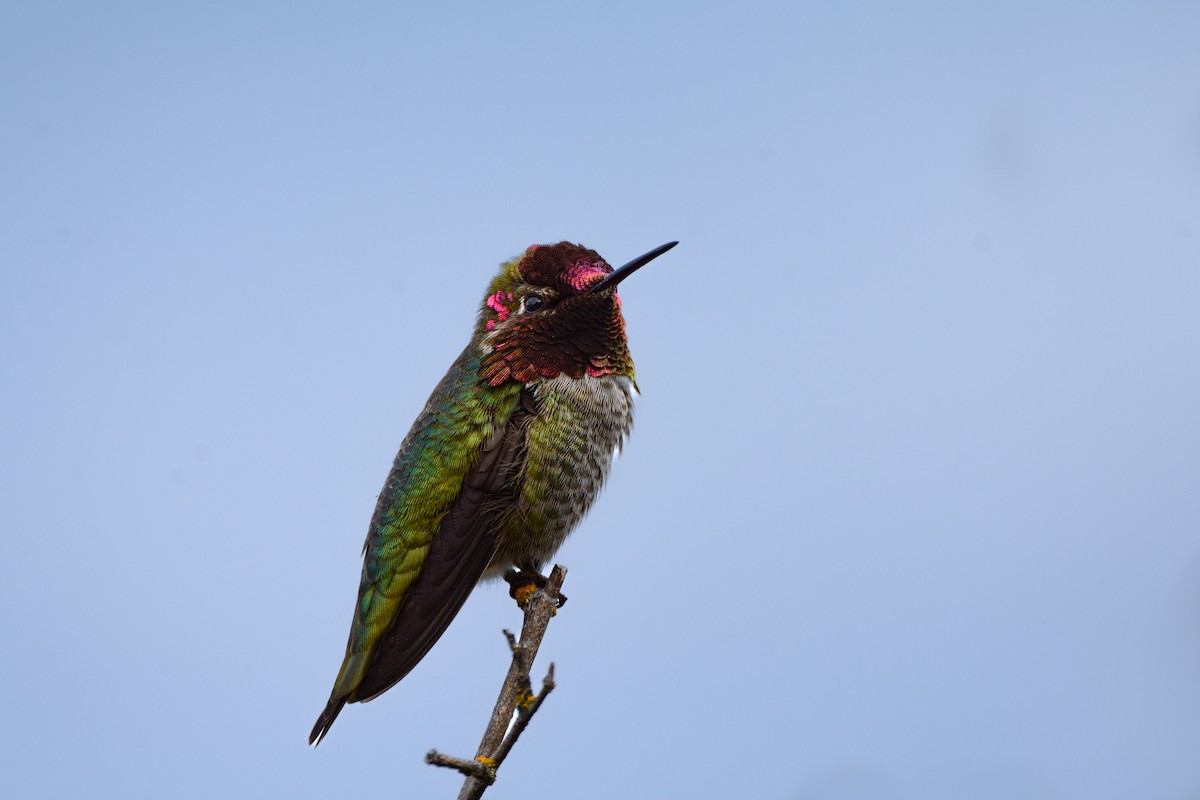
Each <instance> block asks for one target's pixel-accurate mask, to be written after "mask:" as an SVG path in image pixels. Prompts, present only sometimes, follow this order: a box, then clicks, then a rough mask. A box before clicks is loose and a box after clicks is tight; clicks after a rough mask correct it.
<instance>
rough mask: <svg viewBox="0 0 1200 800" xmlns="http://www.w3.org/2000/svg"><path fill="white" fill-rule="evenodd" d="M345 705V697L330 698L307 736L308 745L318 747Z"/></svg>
mask: <svg viewBox="0 0 1200 800" xmlns="http://www.w3.org/2000/svg"><path fill="white" fill-rule="evenodd" d="M345 705H346V696H345V695H342V696H341V697H336V696H335V697H331V698H329V702H328V703H326V704H325V710H324V711H322V712H321V716H319V717H317V724H316V725H313V729H312V733H310V734H309V735H308V743H309V744H311V745H318V744H320V743H321V740H322V739H324V738H325V734H327V733H329V728H330V726H332V725H333V721H334V720H335V719H337V715H338V714H340V713H342V707H343V706H345Z"/></svg>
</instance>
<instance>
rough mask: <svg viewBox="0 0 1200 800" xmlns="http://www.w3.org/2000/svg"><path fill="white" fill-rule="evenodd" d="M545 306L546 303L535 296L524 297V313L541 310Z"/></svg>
mask: <svg viewBox="0 0 1200 800" xmlns="http://www.w3.org/2000/svg"><path fill="white" fill-rule="evenodd" d="M545 304H546V301H545V300H543V299H542V298H540V297H538V296H537V295H536V294H527V295H525V310H526V311H537V310H538V309H539V308H541V307H542V306H544V305H545Z"/></svg>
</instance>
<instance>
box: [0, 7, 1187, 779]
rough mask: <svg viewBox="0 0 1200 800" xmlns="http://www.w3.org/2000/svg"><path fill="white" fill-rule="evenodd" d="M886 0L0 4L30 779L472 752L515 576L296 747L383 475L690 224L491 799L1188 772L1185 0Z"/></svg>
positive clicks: (349, 767) (11, 466) (644, 309)
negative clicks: (506, 268)
mask: <svg viewBox="0 0 1200 800" xmlns="http://www.w3.org/2000/svg"><path fill="white" fill-rule="evenodd" d="M435 5H436V8H434V7H435ZM901 5H907V4H840V5H837V6H834V5H833V4H827V5H826V4H820V5H817V4H800V3H779V4H757V3H743V4H732V3H731V4H714V3H697V2H688V3H684V2H675V3H653V4H649V3H645V2H615V1H614V0H607V1H606V2H599V3H574V4H567V3H549V2H547V3H519V4H503V3H479V4H471V3H444V4H432V3H420V4H418V3H349V4H335V3H290V2H289V3H194V4H180V3H175V4H168V3H57V2H41V3H17V2H7V3H4V4H3V7H2V8H0V92H2V97H0V114H2V115H3V120H2V124H0V264H2V269H3V285H2V287H0V347H2V348H3V361H2V365H0V369H2V370H3V373H2V376H0V377H2V381H3V395H4V399H3V403H2V409H3V412H2V413H3V440H2V454H3V455H2V470H3V472H2V479H3V488H2V494H0V526H2V527H0V536H2V544H0V546H2V551H0V558H2V562H0V571H2V585H0V593H2V597H3V653H4V655H3V658H2V659H0V682H2V685H3V686H4V712H3V717H2V723H0V728H2V730H3V732H2V733H0V740H2V741H0V744H2V746H0V759H2V760H3V762H4V767H3V770H2V775H3V777H2V778H0V781H2V782H3V786H4V788H5V792H4V793H5V794H6V796H10V797H22V798H37V797H95V796H121V797H182V798H193V797H195V798H199V797H204V798H208V797H255V798H258V797H313V798H329V797H430V798H433V797H451V796H453V795H454V793H455V792H456V790H457V785H458V780H457V779H456V778H455V777H454V776H453V775H451V774H450V773H448V772H444V771H439V770H435V769H433V768H432V767H427V766H424V765H423V764H422V763H421V757H422V755H423V754H424V753H425V751H426V750H427V749H429V748H431V747H437V748H439V749H442V750H444V751H448V752H453V753H459V754H463V755H467V754H469V753H470V752H472V751H473V749H474V746H475V744H476V742H477V737H478V736H479V733H480V732H481V730H482V727H483V723H484V721H485V719H486V717H487V715H488V712H489V709H490V705H491V702H492V700H493V699H494V695H495V692H496V689H497V687H498V685H499V681H500V677H501V675H502V673H503V671H504V668H505V663H506V658H507V656H506V650H505V645H504V640H503V639H502V637H501V635H500V629H501V628H502V627H505V626H510V627H511V626H515V625H516V624H517V622H518V617H517V613H516V611H515V610H514V608H513V607H512V606H511V604H510V602H509V601H508V599H507V597H506V596H505V593H504V591H503V587H500V586H487V587H484V588H483V589H482V590H480V591H479V592H477V594H476V595H475V596H474V597H473V598H472V599H471V601H470V602H469V603H468V605H467V606H466V608H465V609H464V611H463V613H462V614H461V616H460V617H459V619H458V620H457V621H456V622H455V624H454V625H453V626H452V628H451V630H450V632H449V633H448V634H447V635H446V637H445V638H444V639H443V640H442V642H441V643H440V644H439V645H438V646H437V647H436V648H435V650H434V651H433V652H432V653H431V654H430V655H429V657H428V658H427V659H426V660H425V661H424V662H423V663H422V664H421V666H420V667H419V668H418V669H417V670H416V671H415V672H414V673H413V674H412V675H411V676H410V677H409V678H407V679H406V680H405V681H404V682H403V683H402V684H400V685H399V686H398V687H396V688H395V689H393V690H392V691H390V692H389V693H388V694H387V695H386V696H385V697H384V698H382V699H380V700H378V701H376V702H374V703H371V704H369V705H366V706H351V707H350V708H348V709H347V711H346V712H345V713H344V714H343V715H342V717H341V718H340V719H339V721H338V723H337V725H336V726H335V727H334V728H333V730H332V733H331V735H330V737H329V739H328V740H327V741H326V742H325V743H324V744H323V745H322V746H321V747H320V748H319V749H318V750H317V751H315V752H313V751H310V750H309V749H307V748H306V747H305V737H306V735H307V733H308V730H309V728H310V726H311V725H312V722H313V719H314V718H315V717H316V714H317V712H318V711H319V710H320V709H321V707H322V705H323V704H324V702H325V699H326V697H327V694H328V691H329V687H330V685H331V683H332V680H333V677H334V674H335V672H336V670H337V666H338V662H339V660H340V658H341V651H342V648H343V646H344V643H345V634H346V628H347V625H348V622H349V618H350V613H351V607H352V603H353V595H354V591H355V587H356V584H357V580H358V569H359V556H358V553H359V547H360V545H361V543H362V537H363V535H364V533H365V531H366V524H367V521H368V518H369V516H370V513H371V509H372V506H373V503H374V501H375V495H376V492H377V491H378V489H379V487H380V485H381V484H382V481H383V478H384V476H385V474H386V472H387V469H388V466H389V464H390V462H391V459H392V456H393V454H394V452H395V448H396V447H397V445H398V444H399V442H400V440H401V438H402V437H403V435H404V433H405V432H406V431H407V429H408V426H409V424H410V423H411V421H412V419H413V418H414V417H415V415H416V414H417V412H418V410H419V409H420V407H421V405H422V403H423V402H424V400H425V398H426V396H427V395H428V393H429V391H430V390H431V389H432V387H433V386H434V384H435V383H436V382H437V380H438V379H439V378H440V376H441V374H442V372H443V371H444V370H445V368H446V367H447V366H448V365H449V363H450V362H451V360H452V359H453V358H454V357H455V356H456V355H457V353H458V352H459V350H460V349H461V347H462V346H463V344H464V342H465V341H466V337H467V336H468V334H469V332H470V328H471V325H472V321H473V319H474V314H475V312H476V308H477V306H478V304H479V302H480V300H481V297H482V294H483V290H484V287H485V285H486V283H487V281H488V280H489V278H490V277H491V275H492V273H493V271H494V269H495V266H496V265H497V264H498V263H499V262H500V261H502V260H504V259H506V258H508V257H511V256H512V255H514V254H516V253H518V252H520V251H521V250H522V249H523V248H524V247H525V246H526V245H528V244H530V243H533V242H552V241H557V240H559V239H570V240H572V241H579V242H583V243H585V244H587V245H588V246H591V247H594V248H596V249H598V250H599V251H600V252H601V253H603V254H605V255H606V256H607V257H608V258H609V259H610V260H611V261H613V262H614V263H619V262H621V261H624V260H626V259H628V258H631V257H633V256H635V255H637V254H639V253H641V252H643V251H645V250H647V249H649V248H650V247H653V246H655V245H658V244H660V243H662V242H664V241H667V240H669V239H679V240H681V242H682V244H681V245H680V246H679V247H678V248H677V249H676V250H674V251H672V252H671V253H670V254H669V255H668V256H665V257H663V258H662V259H661V260H660V261H658V262H656V263H655V264H653V265H652V267H649V268H647V269H646V270H644V271H642V272H641V273H639V275H638V276H637V278H636V279H635V280H632V281H630V282H629V283H628V284H626V286H624V287H623V288H622V296H623V298H624V301H625V309H626V314H627V318H628V325H629V334H630V339H631V342H632V347H633V352H634V355H635V358H636V360H637V365H638V376H639V381H640V384H641V388H642V392H643V397H642V400H641V402H640V405H639V408H638V423H637V428H636V430H635V433H634V437H633V440H632V442H631V443H630V445H629V447H628V448H627V450H626V452H625V454H624V455H623V456H622V458H621V459H620V461H619V462H618V463H617V464H616V467H615V469H614V473H613V477H612V480H611V481H610V483H609V486H608V488H607V490H606V493H605V495H604V496H603V497H602V498H601V501H600V503H599V504H598V507H597V508H596V510H595V512H594V513H593V514H592V515H591V516H590V518H589V519H588V520H587V521H586V522H585V523H584V525H583V526H582V527H581V529H580V530H579V531H578V532H577V534H576V535H575V537H574V538H572V540H571V541H570V542H569V543H568V545H567V546H566V547H565V548H564V550H563V551H562V553H561V555H560V559H559V560H560V561H562V562H563V563H565V564H567V565H569V567H570V568H571V572H570V576H569V577H568V582H567V587H566V590H567V593H568V594H569V595H570V597H571V602H570V604H569V605H568V606H567V608H566V609H565V611H564V613H563V614H562V615H561V616H560V617H559V619H558V620H557V621H556V622H555V624H554V626H553V627H552V628H551V631H550V635H549V637H548V639H547V641H546V645H545V647H544V649H543V657H544V658H546V657H548V658H552V659H554V660H555V661H556V662H557V664H558V674H559V679H560V688H559V690H558V692H557V693H556V694H555V695H554V696H553V697H552V698H551V700H550V702H549V703H548V704H547V706H546V707H545V708H544V709H543V713H542V714H541V715H540V716H539V717H538V719H537V720H536V721H535V723H534V725H533V727H532V728H531V729H530V731H529V732H528V734H527V736H526V737H525V738H524V739H523V740H522V741H521V743H520V745H519V746H518V748H517V749H516V751H515V754H514V756H513V757H512V759H511V761H510V762H509V763H508V764H506V765H505V767H504V769H503V771H502V773H501V781H500V783H499V784H498V785H497V787H496V788H495V789H493V790H492V793H491V794H489V795H488V796H489V797H490V796H492V794H494V796H495V797H496V798H497V799H499V798H504V797H509V798H514V797H529V798H533V797H574V798H610V797H646V798H652V797H665V796H676V797H680V796H682V797H698V798H730V797H754V798H797V799H799V798H805V799H810V800H817V799H818V798H819V799H821V800H850V799H851V798H864V799H865V798H870V799H871V800H897V799H898V798H906V799H907V798H911V799H913V800H917V799H918V798H920V799H922V800H924V799H926V798H968V799H970V800H975V799H976V798H984V799H985V800H990V799H991V798H1022V799H1024V798H1062V799H1063V800H1075V799H1076V798H1134V797H1136V798H1146V799H1155V800H1157V799H1159V798H1161V799H1163V800H1168V799H1169V800H1175V799H1177V798H1196V797H1200V493H1198V484H1200V422H1198V419H1200V418H1198V414H1197V409H1200V369H1198V364H1200V47H1198V45H1197V42H1200V9H1198V7H1197V5H1196V4H1194V3H1183V2H1148V3H1138V4H1135V3H1127V4H1116V3H1106V4H1095V3H1077V4H1053V3H1051V4H1040V3H1039V4H1028V5H1021V4H1018V5H1013V4H1009V3H988V4H969V5H958V4H941V3H939V4H933V3H927V4H918V5H917V6H916V7H911V8H903V9H901ZM539 671H540V669H539Z"/></svg>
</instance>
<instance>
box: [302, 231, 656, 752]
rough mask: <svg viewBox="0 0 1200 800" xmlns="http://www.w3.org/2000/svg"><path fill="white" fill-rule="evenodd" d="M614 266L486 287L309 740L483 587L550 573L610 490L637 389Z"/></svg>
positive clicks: (537, 264)
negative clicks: (494, 580) (488, 581)
mask: <svg viewBox="0 0 1200 800" xmlns="http://www.w3.org/2000/svg"><path fill="white" fill-rule="evenodd" d="M676 244H677V242H670V243H668V244H664V245H663V246H662V247H659V248H656V249H654V250H651V251H650V252H649V253H646V254H645V255H643V256H641V257H639V258H636V259H634V260H633V261H630V262H629V263H628V264H626V265H625V266H623V267H621V268H620V269H618V270H616V271H613V268H612V267H610V266H609V265H608V263H607V262H605V260H604V259H602V258H601V257H600V256H599V254H598V253H596V251H594V250H588V249H587V248H585V247H582V246H580V245H577V244H570V243H569V242H559V243H558V244H552V245H534V246H532V247H530V248H529V249H528V250H526V251H525V252H524V253H523V254H522V255H520V256H518V257H517V258H514V259H513V260H511V261H508V262H506V263H505V264H503V265H502V266H501V267H500V272H499V274H497V275H496V277H495V279H493V280H492V283H491V285H490V286H489V287H488V291H487V296H486V297H485V298H484V301H483V306H482V308H481V309H480V312H479V319H478V321H477V322H476V324H475V332H474V334H473V335H472V336H471V341H470V343H469V344H467V347H466V349H465V350H463V352H462V355H460V356H459V357H458V360H457V361H455V362H454V364H453V365H452V366H451V367H450V371H449V372H447V373H446V377H444V378H442V382H441V383H439V384H438V386H437V388H436V389H434V390H433V394H432V395H431V396H430V398H429V401H428V402H427V403H426V404H425V409H424V410H423V411H422V412H421V415H420V416H419V417H417V421H416V423H414V424H413V427H412V430H411V431H409V433H408V436H406V437H405V439H404V443H403V444H401V445H400V452H399V453H398V454H397V455H396V461H395V463H394V465H393V466H392V471H391V473H390V474H389V475H388V478H387V481H386V482H385V483H384V485H383V491H382V492H381V493H380V495H379V502H378V503H377V504H376V506H375V514H374V516H372V518H371V526H370V530H369V531H368V533H367V541H366V544H365V545H364V546H363V553H364V558H363V569H362V579H361V581H360V583H359V587H358V602H357V603H356V604H355V606H354V620H353V622H352V623H351V627H350V641H349V642H348V643H347V644H346V658H345V660H344V661H343V662H342V668H341V670H340V671H339V672H338V676H337V680H336V681H335V682H334V685H333V693H332V694H331V695H330V697H329V703H328V704H327V705H326V706H325V710H324V711H323V712H321V716H320V717H319V718H318V719H317V724H316V725H315V726H314V727H313V729H312V734H311V735H310V736H309V743H310V744H312V743H315V742H319V741H320V739H321V738H322V737H323V736H324V735H325V734H326V733H327V732H328V731H329V727H330V726H331V725H333V721H334V719H336V718H337V715H338V713H339V712H340V711H341V710H342V706H344V705H346V703H357V702H365V701H367V700H371V699H373V698H375V697H378V696H379V695H381V694H383V693H384V692H385V691H387V690H388V689H389V688H391V687H392V686H393V685H394V684H395V683H396V682H397V681H399V680H400V679H401V678H403V677H404V676H405V675H407V674H408V672H409V670H411V669H412V668H413V667H415V666H416V665H417V662H419V661H420V660H421V659H422V658H423V657H424V656H425V654H426V653H427V652H429V648H431V647H433V644H434V642H436V641H437V640H438V638H439V637H440V636H441V635H442V633H443V632H444V631H445V630H446V627H447V626H448V625H449V624H450V621H451V620H452V619H454V615H455V614H457V613H458V610H459V609H460V608H461V607H462V604H463V603H464V602H465V601H466V599H467V595H469V594H470V593H471V589H472V588H474V586H475V584H476V583H478V582H479V581H480V580H481V579H483V578H488V577H494V576H498V575H501V574H504V573H505V572H506V571H508V570H510V569H511V568H513V567H516V568H517V569H519V570H520V571H521V573H523V574H528V575H538V574H539V573H540V571H541V569H542V567H543V565H544V564H545V563H546V562H547V561H548V560H549V559H550V558H551V557H552V556H553V555H554V552H555V551H556V550H557V549H558V548H559V546H560V545H561V544H562V543H563V540H564V539H566V537H567V534H568V533H570V532H571V529H572V528H574V527H575V526H576V525H577V524H578V523H579V521H580V520H581V519H583V516H584V514H585V513H587V510H588V508H589V507H590V506H591V504H592V501H593V500H595V499H596V495H597V494H598V493H599V491H600V487H601V485H602V484H603V483H604V478H605V476H606V475H607V474H608V468H609V466H610V465H611V464H612V459H613V456H614V454H615V452H616V451H617V449H618V448H619V447H620V445H621V443H622V442H623V441H624V439H625V437H626V436H627V435H628V434H629V429H630V426H631V425H632V423H633V396H634V394H635V393H636V391H637V388H636V384H635V383H634V377H633V360H632V359H631V358H630V356H629V345H628V342H627V341H626V339H625V319H624V318H623V317H622V316H621V301H620V299H619V298H618V297H617V284H618V283H620V282H621V281H622V280H624V279H625V278H627V277H628V276H629V275H630V274H632V273H633V272H634V270H636V269H638V268H639V267H641V266H643V265H644V264H646V263H648V262H649V261H651V260H652V259H654V258H657V257H658V256H660V255H662V254H663V253H665V252H666V251H668V250H670V249H671V248H672V247H674V246H675V245H676Z"/></svg>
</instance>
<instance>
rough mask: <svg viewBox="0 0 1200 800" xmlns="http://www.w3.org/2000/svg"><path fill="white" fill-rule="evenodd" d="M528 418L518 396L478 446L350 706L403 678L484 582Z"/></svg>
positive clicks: (511, 501) (519, 465) (527, 404)
mask: <svg viewBox="0 0 1200 800" xmlns="http://www.w3.org/2000/svg"><path fill="white" fill-rule="evenodd" d="M526 394H528V393H526ZM532 412H533V403H532V396H531V395H530V396H527V397H526V396H523V397H522V402H520V403H518V405H517V408H516V410H515V411H514V412H513V415H512V417H511V418H510V419H509V421H508V423H507V424H506V425H505V426H504V427H503V428H501V429H500V430H498V431H496V432H495V433H494V434H493V435H492V437H491V439H489V440H488V441H487V442H486V443H485V444H484V446H483V449H482V451H481V452H480V456H479V460H478V461H477V462H476V463H475V465H474V466H473V467H472V468H471V471H470V472H468V473H467V476H466V478H465V479H464V480H463V487H462V491H461V492H460V493H459V496H458V499H457V500H456V501H455V503H454V505H453V506H451V508H450V510H449V511H448V512H446V515H445V516H444V517H443V518H442V522H441V524H440V526H439V527H438V532H437V534H436V535H435V536H434V537H433V542H432V543H431V544H430V547H429V555H428V556H427V558H426V561H425V564H424V566H423V567H422V569H421V574H420V576H419V577H418V578H417V580H416V582H415V583H413V586H412V588H411V589H409V591H408V594H407V596H406V597H405V598H404V602H403V604H402V605H401V606H400V608H399V610H398V611H397V613H396V616H395V619H394V620H393V621H392V624H391V627H389V628H388V630H387V632H386V633H385V634H384V635H383V638H382V639H381V640H380V642H379V644H378V645H376V647H375V649H374V653H373V654H372V658H371V664H370V666H368V667H367V670H366V672H365V673H364V675H363V679H362V682H361V683H360V684H359V685H358V686H357V687H356V688H355V690H354V692H353V694H352V695H351V696H350V698H348V699H350V700H351V701H353V702H363V701H366V700H371V699H372V698H375V697H378V696H379V695H380V694H382V693H383V692H385V691H387V690H388V689H389V688H391V687H392V686H393V685H395V683H396V682H397V681H399V680H400V679H401V678H403V677H404V676H405V675H407V674H408V673H409V671H410V670H411V669H412V668H413V667H415V666H416V665H417V663H418V662H419V661H420V660H421V659H422V658H424V656H425V654H426V653H428V652H429V649H430V648H431V647H433V645H434V643H435V642H437V640H438V639H439V638H441V635H442V634H443V633H444V632H445V631H446V628H447V627H448V626H449V625H450V621H451V620H453V619H454V617H455V615H457V614H458V611H459V609H460V608H462V605H463V603H465V602H466V600H467V596H468V595H470V594H471V590H472V589H473V588H474V587H475V584H476V583H478V582H479V579H480V578H481V577H482V576H483V573H484V570H486V569H487V566H488V564H489V563H490V562H491V560H492V557H493V556H494V555H495V554H496V549H497V547H498V546H499V544H500V543H499V541H498V534H499V531H500V529H501V527H502V521H503V519H504V517H505V515H507V514H510V513H512V511H513V509H514V508H515V506H516V504H517V501H518V500H519V499H520V496H521V475H522V473H523V466H524V462H525V456H526V451H527V447H526V446H527V436H528V431H529V419H530V417H531V416H532Z"/></svg>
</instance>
